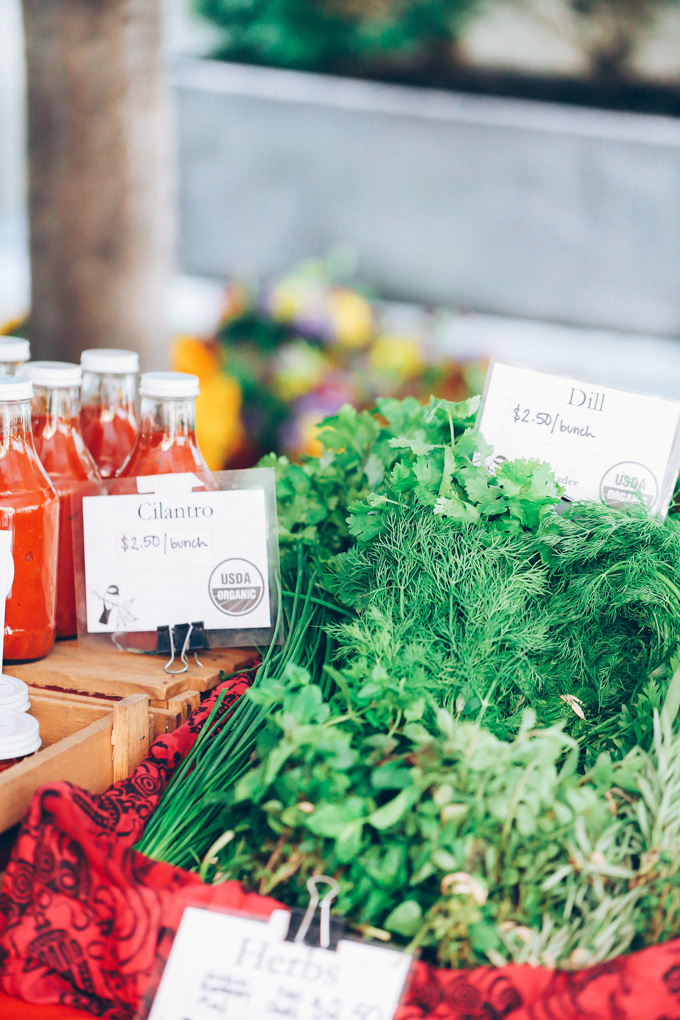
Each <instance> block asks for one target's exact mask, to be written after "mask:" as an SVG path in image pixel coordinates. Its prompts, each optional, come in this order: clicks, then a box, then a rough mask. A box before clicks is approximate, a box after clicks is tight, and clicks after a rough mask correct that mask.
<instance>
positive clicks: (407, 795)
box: [368, 786, 420, 829]
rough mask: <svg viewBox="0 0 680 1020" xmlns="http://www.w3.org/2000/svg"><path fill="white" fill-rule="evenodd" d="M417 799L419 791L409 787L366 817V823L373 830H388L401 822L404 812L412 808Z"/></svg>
mask: <svg viewBox="0 0 680 1020" xmlns="http://www.w3.org/2000/svg"><path fill="white" fill-rule="evenodd" d="M419 798H420V790H418V789H417V788H414V787H413V786H409V787H408V789H406V790H402V791H401V793H398V794H397V796H396V797H393V798H392V800H390V801H388V803H387V804H384V805H383V806H382V807H380V808H378V809H377V810H376V811H373V812H372V814H370V815H369V816H368V821H369V822H370V823H371V825H372V826H373V828H374V829H390V828H391V827H392V826H393V825H396V824H397V822H399V821H401V819H402V818H403V817H404V815H405V814H406V812H407V811H409V810H410V808H412V807H413V805H414V804H415V803H416V801H417V800H419Z"/></svg>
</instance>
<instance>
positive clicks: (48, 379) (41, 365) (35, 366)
mask: <svg viewBox="0 0 680 1020" xmlns="http://www.w3.org/2000/svg"><path fill="white" fill-rule="evenodd" d="M24 371H25V373H26V375H27V376H28V378H29V379H30V380H31V382H32V383H33V385H34V386H50V387H53V388H56V389H65V388H68V387H70V386H80V384H81V382H82V381H83V370H82V368H81V367H80V365H73V364H71V363H70V362H68V361H29V363H28V365H26V366H24Z"/></svg>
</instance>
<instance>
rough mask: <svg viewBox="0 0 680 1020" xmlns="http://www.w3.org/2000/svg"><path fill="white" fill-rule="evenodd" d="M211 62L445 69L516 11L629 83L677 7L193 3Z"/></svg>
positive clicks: (624, 2)
mask: <svg viewBox="0 0 680 1020" xmlns="http://www.w3.org/2000/svg"><path fill="white" fill-rule="evenodd" d="M195 4H196V10H197V11H198V13H199V14H201V15H202V16H203V17H205V18H206V19H208V20H209V21H210V22H212V24H213V25H215V26H217V27H218V28H219V30H220V32H221V34H222V42H221V44H220V45H219V47H218V48H217V52H216V54H215V55H216V56H218V57H221V58H224V59H229V60H240V61H246V62H252V63H259V64H266V65H271V66H276V67H287V68H292V69H297V70H324V71H329V72H335V73H349V74H363V73H366V74H369V75H370V74H372V73H378V74H379V73H383V72H385V71H389V70H390V69H391V68H399V67H402V68H403V67H409V68H413V67H415V68H416V69H421V70H422V71H423V73H424V74H425V76H426V77H427V74H428V72H429V71H431V70H432V69H438V70H439V71H440V72H441V71H442V69H444V70H445V69H446V68H447V67H449V68H454V67H455V66H456V63H457V62H458V59H459V47H458V43H459V41H460V40H461V39H462V38H463V37H464V35H465V32H466V30H467V29H468V28H469V26H470V25H471V24H472V22H473V21H475V20H476V19H479V18H481V17H482V16H484V14H486V13H487V12H489V11H490V10H493V9H494V7H496V8H497V7H499V6H501V7H502V6H505V7H506V8H507V7H509V6H516V7H518V8H521V9H524V10H525V11H526V12H527V13H529V14H530V15H531V16H533V17H535V18H536V19H537V20H538V21H539V22H541V23H543V24H544V25H546V26H548V27H549V28H550V29H551V30H553V31H555V32H556V33H557V34H558V35H561V36H563V37H565V38H568V39H569V41H570V42H571V43H572V44H573V45H574V46H575V47H576V48H577V49H578V50H579V51H580V53H581V55H582V57H583V59H584V62H585V64H586V66H587V68H588V69H589V72H590V74H591V76H593V77H595V78H605V79H606V78H617V77H623V76H626V75H629V74H630V73H631V71H632V68H633V63H634V58H635V56H636V53H637V51H638V48H639V47H640V46H641V44H642V43H643V42H644V41H645V39H646V37H647V35H648V34H649V32H650V31H651V30H652V29H654V27H655V26H656V24H657V22H658V20H659V18H660V16H661V14H662V13H663V12H664V11H665V10H666V9H668V8H670V7H674V6H675V7H677V6H680V0H559V3H557V4H555V3H550V2H548V3H546V2H545V0H195Z"/></svg>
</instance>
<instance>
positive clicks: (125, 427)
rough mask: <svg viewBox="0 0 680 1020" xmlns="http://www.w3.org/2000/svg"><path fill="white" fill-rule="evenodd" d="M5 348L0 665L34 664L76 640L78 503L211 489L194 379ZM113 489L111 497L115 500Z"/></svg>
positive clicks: (123, 356)
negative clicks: (5, 581) (144, 490)
mask: <svg viewBox="0 0 680 1020" xmlns="http://www.w3.org/2000/svg"><path fill="white" fill-rule="evenodd" d="M29 358H30V350H29V345H28V341H26V340H22V339H19V338H15V337H4V338H0V529H2V530H10V531H11V532H12V557H13V561H14V578H13V581H12V586H11V590H10V593H9V595H8V597H7V601H6V604H5V635H4V658H5V660H6V661H8V662H27V661H31V660H34V659H40V658H42V657H43V656H45V655H47V654H48V652H49V651H50V650H51V648H52V646H53V644H54V641H55V638H57V637H59V638H62V637H63V638H67V637H74V636H75V635H76V633H77V614H76V593H75V578H74V549H73V517H74V515H77V514H78V513H79V507H80V500H81V499H82V496H83V495H95V494H97V493H99V492H101V491H102V489H103V484H102V479H111V480H112V481H111V482H110V483H109V485H108V486H107V491H108V492H116V491H128V492H129V491H130V488H129V483H128V487H125V483H124V482H123V481H121V482H120V483H117V480H118V479H121V480H122V479H126V478H134V477H137V476H139V475H153V474H167V473H171V472H178V471H182V472H192V473H193V474H195V475H197V476H198V477H199V478H200V479H201V480H202V481H203V482H204V484H205V485H206V486H207V487H210V488H212V487H214V482H213V480H212V476H211V473H210V470H209V469H208V466H207V465H206V463H205V461H204V459H203V456H202V454H201V452H200V449H199V447H198V443H197V441H196V428H195V399H196V397H197V396H198V379H197V377H196V376H193V375H186V374H184V373H180V372H147V373H145V374H143V375H142V376H141V379H140V385H139V397H140V406H139V410H138V400H137V379H138V372H139V359H138V356H137V354H135V353H134V352H133V351H123V350H89V351H83V353H82V356H81V363H80V365H74V364H68V363H66V362H57V361H30V360H29ZM117 485H118V489H117Z"/></svg>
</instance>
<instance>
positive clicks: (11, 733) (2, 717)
mask: <svg viewBox="0 0 680 1020" xmlns="http://www.w3.org/2000/svg"><path fill="white" fill-rule="evenodd" d="M39 747H40V726H39V724H38V720H37V719H34V718H33V716H32V715H27V714H26V712H12V711H11V710H10V709H7V710H2V711H0V761H7V759H8V758H23V757H24V755H27V754H33V752H34V751H37V750H38V748H39Z"/></svg>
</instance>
